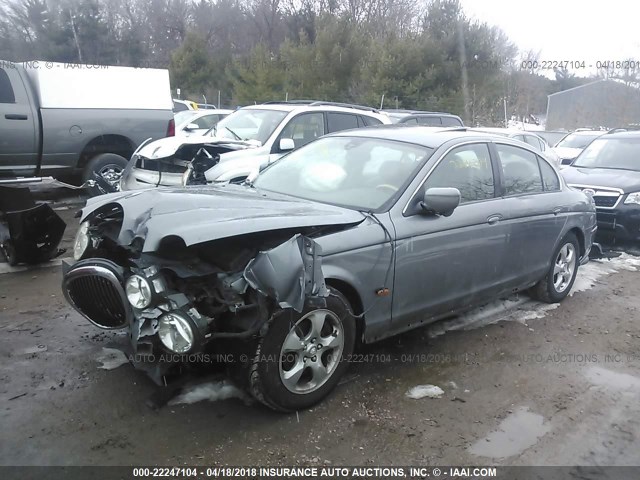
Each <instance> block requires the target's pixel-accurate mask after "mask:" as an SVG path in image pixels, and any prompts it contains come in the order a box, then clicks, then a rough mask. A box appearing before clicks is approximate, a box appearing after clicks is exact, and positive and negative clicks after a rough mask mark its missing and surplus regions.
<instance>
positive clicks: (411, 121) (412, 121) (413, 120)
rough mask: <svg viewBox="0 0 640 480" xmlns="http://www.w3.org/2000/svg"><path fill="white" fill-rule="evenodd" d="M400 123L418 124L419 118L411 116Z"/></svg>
mask: <svg viewBox="0 0 640 480" xmlns="http://www.w3.org/2000/svg"><path fill="white" fill-rule="evenodd" d="M398 123H408V124H409V125H417V124H418V120H416V117H410V118H407V119H402V120H400V121H399V122H398Z"/></svg>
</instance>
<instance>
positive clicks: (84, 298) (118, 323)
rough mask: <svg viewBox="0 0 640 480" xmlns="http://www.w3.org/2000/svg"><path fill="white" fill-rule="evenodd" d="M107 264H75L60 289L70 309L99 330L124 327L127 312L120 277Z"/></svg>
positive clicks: (88, 262) (106, 261)
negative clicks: (62, 290) (72, 308)
mask: <svg viewBox="0 0 640 480" xmlns="http://www.w3.org/2000/svg"><path fill="white" fill-rule="evenodd" d="M109 264H113V262H110V261H108V260H100V261H95V260H93V261H92V260H91V259H89V260H86V261H82V262H78V263H77V264H76V265H75V266H74V267H73V268H72V269H71V270H69V272H67V274H66V275H65V277H64V281H63V289H64V293H65V296H66V297H67V300H68V301H69V303H71V305H72V306H73V307H74V308H75V309H76V310H78V312H80V313H81V314H82V315H84V316H85V317H86V318H87V319H88V320H89V321H90V322H92V323H93V324H95V325H97V326H98V327H100V328H105V329H114V328H122V327H124V326H126V325H127V322H128V313H129V308H128V304H127V303H126V296H125V294H124V289H123V288H122V283H121V276H120V275H118V273H117V268H118V267H117V266H116V265H115V264H113V266H115V267H116V268H113V267H112V266H111V265H109Z"/></svg>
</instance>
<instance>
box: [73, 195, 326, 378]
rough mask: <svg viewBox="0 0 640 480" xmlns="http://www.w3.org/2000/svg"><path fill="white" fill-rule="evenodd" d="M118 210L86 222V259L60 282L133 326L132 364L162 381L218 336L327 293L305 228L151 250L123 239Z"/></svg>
mask: <svg viewBox="0 0 640 480" xmlns="http://www.w3.org/2000/svg"><path fill="white" fill-rule="evenodd" d="M121 214H122V212H121V211H119V210H118V209H117V208H115V209H113V210H111V211H109V210H105V211H102V212H101V213H100V214H99V215H97V216H96V217H94V219H93V221H92V222H91V223H90V224H89V223H84V224H83V226H82V227H81V232H80V233H79V237H80V240H78V239H77V241H76V250H77V249H80V250H81V254H80V257H82V258H83V259H81V260H79V261H78V262H77V263H75V264H73V265H69V264H66V265H64V267H63V268H64V278H63V284H62V289H63V293H64V295H65V297H66V299H67V301H68V302H69V303H70V304H71V305H72V306H73V307H74V308H75V309H76V310H77V311H78V312H79V313H81V314H82V315H83V316H84V317H85V318H87V319H88V320H89V321H90V322H91V323H93V324H94V325H96V326H98V327H100V328H102V329H128V333H129V340H130V349H131V353H132V354H133V358H134V359H135V360H136V362H134V364H136V363H137V365H136V366H137V367H139V368H142V369H144V370H146V371H147V373H149V374H150V375H151V377H152V378H153V379H154V380H155V381H156V382H157V383H159V384H161V382H162V380H163V377H164V376H165V374H166V373H167V372H168V371H169V369H171V368H172V367H174V366H176V365H177V364H180V363H182V362H181V356H185V355H186V356H191V355H194V354H200V353H204V352H211V351H212V349H214V341H215V340H216V339H249V338H251V337H253V336H256V335H259V334H260V333H261V330H262V329H264V328H266V326H267V324H268V322H269V321H270V319H272V318H273V316H274V315H276V314H277V313H278V312H279V311H282V309H287V308H291V309H294V310H296V311H298V312H299V311H301V310H302V309H303V308H304V306H305V305H306V304H308V303H313V304H322V302H323V301H324V298H323V297H326V296H327V295H328V290H327V288H326V286H325V282H324V278H323V276H322V270H321V249H320V246H319V245H318V244H317V243H316V242H315V241H314V240H313V239H311V238H309V237H307V236H305V235H303V234H301V233H294V232H292V231H290V230H284V231H278V232H266V233H259V234H247V235H243V236H241V237H232V238H226V239H221V240H216V241H212V242H205V243H203V244H198V245H193V246H190V247H187V246H186V245H185V244H184V243H183V242H182V241H180V240H179V239H177V238H176V237H169V238H167V239H166V241H164V242H163V243H162V245H161V246H160V248H159V249H158V251H155V252H151V253H144V252H142V251H141V248H140V244H139V243H138V242H136V241H133V242H132V244H131V245H129V246H126V247H125V246H123V245H121V244H119V243H118V241H117V237H118V231H119V221H118V219H119V218H120V217H121ZM82 238H85V240H82ZM78 244H79V245H78ZM76 253H77V252H76ZM89 255H90V258H86V257H87V256H89ZM163 354H168V355H163ZM183 358H186V357H183ZM167 359H169V361H167Z"/></svg>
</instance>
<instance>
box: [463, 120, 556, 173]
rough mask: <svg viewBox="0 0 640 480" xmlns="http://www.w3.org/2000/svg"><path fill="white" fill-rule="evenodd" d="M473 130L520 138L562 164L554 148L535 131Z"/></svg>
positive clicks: (551, 159) (548, 158)
mask: <svg viewBox="0 0 640 480" xmlns="http://www.w3.org/2000/svg"><path fill="white" fill-rule="evenodd" d="M473 130H476V131H479V132H486V133H495V134H497V135H504V136H505V137H509V138H513V139H514V140H520V141H521V142H524V143H526V144H528V145H531V146H532V147H533V148H535V149H536V150H538V151H539V152H542V153H543V154H544V156H545V157H547V160H550V161H552V162H554V163H555V164H556V165H560V157H559V156H558V155H557V154H556V152H554V151H553V148H551V147H550V146H549V144H548V143H547V141H546V140H545V139H544V138H542V137H541V136H539V135H536V134H535V133H533V132H529V131H525V130H518V129H515V128H474V129H473Z"/></svg>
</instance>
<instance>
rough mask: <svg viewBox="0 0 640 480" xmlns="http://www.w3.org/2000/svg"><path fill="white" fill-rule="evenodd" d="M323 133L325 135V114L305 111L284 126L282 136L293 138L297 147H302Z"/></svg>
mask: <svg viewBox="0 0 640 480" xmlns="http://www.w3.org/2000/svg"><path fill="white" fill-rule="evenodd" d="M322 135H324V114H323V113H321V112H316V113H303V114H302V115H298V116H297V117H294V118H293V119H292V120H291V121H290V122H289V123H288V124H287V126H286V127H284V130H282V133H281V134H280V138H291V139H293V143H294V144H295V146H296V148H300V147H301V146H302V145H306V144H307V143H309V142H311V141H313V140H315V139H316V138H318V137H321V136H322Z"/></svg>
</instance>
